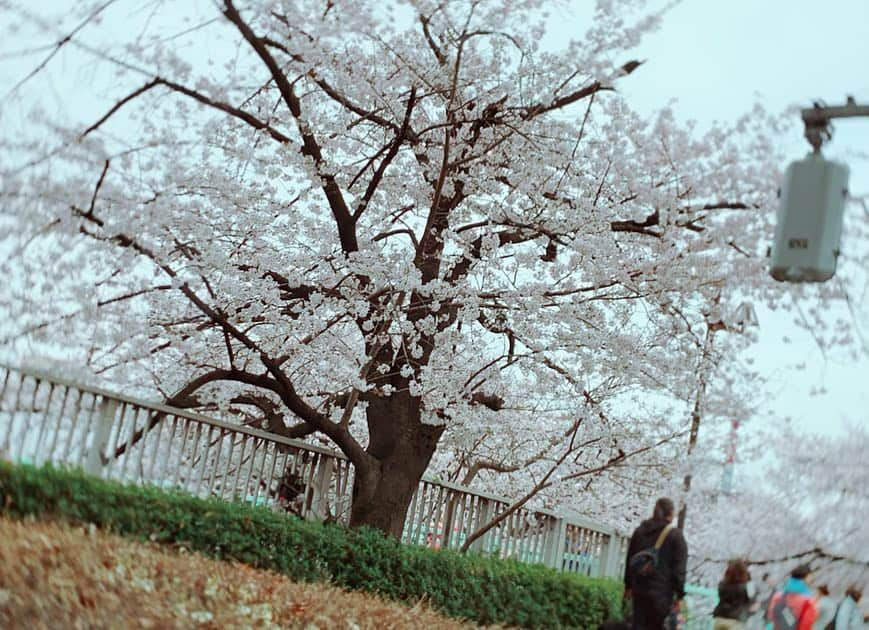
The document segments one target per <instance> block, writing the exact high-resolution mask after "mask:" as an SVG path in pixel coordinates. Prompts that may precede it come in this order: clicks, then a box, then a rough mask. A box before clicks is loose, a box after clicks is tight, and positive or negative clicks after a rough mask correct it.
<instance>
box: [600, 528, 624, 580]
mask: <svg viewBox="0 0 869 630" xmlns="http://www.w3.org/2000/svg"><path fill="white" fill-rule="evenodd" d="M621 553H622V537H621V536H619V535H618V534H616V533H615V532H613V533H612V534H610V537H609V542H607V551H606V564H605V565H604V567H603V573H602V577H611V578H618V577H619V575H618V574H619V566H620V565H621Z"/></svg>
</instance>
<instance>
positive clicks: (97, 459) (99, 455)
mask: <svg viewBox="0 0 869 630" xmlns="http://www.w3.org/2000/svg"><path fill="white" fill-rule="evenodd" d="M117 410H118V401H117V400H115V399H114V398H103V400H102V401H101V402H100V416H99V418H98V419H97V426H96V429H94V439H93V441H92V442H91V446H90V448H89V449H88V455H87V461H86V462H85V467H84V469H85V472H86V473H88V474H89V475H96V476H100V475H101V473H102V470H103V461H104V460H105V455H104V454H103V449H104V448H105V447H106V443H107V442H108V441H109V434H110V433H111V432H112V424H113V423H114V421H115V412H116V411H117Z"/></svg>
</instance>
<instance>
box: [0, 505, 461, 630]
mask: <svg viewBox="0 0 869 630" xmlns="http://www.w3.org/2000/svg"><path fill="white" fill-rule="evenodd" d="M468 627H472V626H470V625H466V624H462V623H460V622H458V621H456V620H453V619H449V618H447V617H443V616H441V615H438V614H437V613H435V612H433V611H432V610H429V609H428V608H427V607H425V606H424V605H417V606H415V607H413V608H408V607H405V606H401V605H399V604H394V603H389V602H385V601H383V600H381V599H379V598H377V597H373V596H370V595H364V594H361V593H351V592H347V591H342V590H340V589H338V588H333V587H329V586H324V585H312V584H297V583H295V582H292V581H291V580H290V579H289V578H287V577H285V576H283V575H280V574H276V573H272V572H269V571H260V570H256V569H253V568H251V567H249V566H248V565H244V564H239V563H229V562H219V561H216V560H210V559H208V558H205V557H203V556H201V555H199V554H196V553H186V552H184V551H183V550H173V549H168V548H166V547H160V546H157V545H153V544H140V543H136V542H133V541H129V540H126V539H123V538H120V537H118V536H113V535H110V534H106V533H103V532H100V531H97V530H95V529H94V528H82V527H73V526H69V525H64V524H59V523H46V522H39V521H14V520H10V519H7V518H0V628H9V629H12V628H27V629H28V630H37V629H41V628H50V629H52V630H54V629H56V628H70V629H72V628H82V629H84V628H87V629H91V628H129V629H132V628H154V629H160V630H162V629H163V628H214V629H217V628H305V629H306V630H315V629H318V628H319V629H326V628H329V629H332V628H345V629H348V630H349V629H357V628H359V629H361V628H426V629H428V628H433V629H434V628H437V629H440V628H444V629H448V628H468Z"/></svg>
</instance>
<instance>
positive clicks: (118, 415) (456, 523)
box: [0, 365, 627, 577]
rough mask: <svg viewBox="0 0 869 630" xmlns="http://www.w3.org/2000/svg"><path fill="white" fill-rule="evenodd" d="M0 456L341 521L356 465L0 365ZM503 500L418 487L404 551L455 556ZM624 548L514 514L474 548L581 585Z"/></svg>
mask: <svg viewBox="0 0 869 630" xmlns="http://www.w3.org/2000/svg"><path fill="white" fill-rule="evenodd" d="M0 457H5V458H7V459H10V460H12V461H18V462H26V463H31V464H34V465H42V464H44V463H46V462H51V463H53V464H63V465H70V466H78V467H82V468H84V469H85V470H86V471H87V472H88V473H91V474H93V475H97V476H100V477H103V478H107V479H114V480H118V481H122V482H126V483H137V484H153V485H157V486H160V487H164V488H177V489H181V490H184V491H186V492H190V493H192V494H195V495H198V496H202V497H219V498H222V499H226V500H240V501H247V502H251V503H253V504H255V505H265V506H269V507H272V508H273V509H276V510H285V511H287V512H293V513H295V514H297V515H299V516H301V517H303V518H308V519H318V520H331V521H337V522H343V523H346V522H347V520H348V519H349V513H350V499H351V491H352V487H353V467H352V466H351V464H350V462H349V461H348V460H347V459H346V458H345V457H344V456H343V455H342V454H340V453H337V452H335V451H331V450H328V449H324V448H320V447H317V446H315V445H312V444H308V443H305V442H301V441H297V440H291V439H288V438H284V437H281V436H278V435H275V434H271V433H267V432H264V431H260V430H258V429H253V428H249V427H245V426H240V425H235V424H230V423H227V422H223V421H221V420H217V419H214V418H208V417H206V416H203V415H200V414H196V413H192V412H189V411H186V410H183V409H176V408H172V407H167V406H165V405H161V404H156V403H149V402H145V401H142V400H138V399H135V398H132V397H128V396H124V395H119V394H116V393H113V392H109V391H106V390H103V389H100V388H96V387H90V386H87V385H82V384H79V383H75V382H72V381H69V380H67V379H64V378H59V377H56V376H53V375H49V374H45V373H42V372H39V371H35V370H27V369H20V368H12V367H7V366H3V365H0ZM509 505H510V501H509V500H508V499H506V498H504V497H498V496H494V495H489V494H486V493H482V492H477V491H474V490H470V489H468V488H464V487H462V486H458V485H454V484H450V483H444V482H439V481H436V480H433V479H430V478H427V477H424V478H423V480H422V482H421V483H420V485H419V487H418V489H417V491H416V493H415V494H414V496H413V498H412V500H411V504H410V507H409V509H408V514H407V520H406V523H405V527H404V533H403V536H402V538H403V541H404V542H406V543H410V544H419V545H426V546H429V547H432V548H451V549H455V548H459V547H461V545H462V544H463V543H464V541H465V540H466V539H467V537H468V536H469V535H470V534H471V533H473V532H474V531H475V530H476V529H477V528H478V527H480V526H481V525H483V524H484V523H487V522H489V521H490V520H491V519H492V518H493V517H495V516H496V515H498V514H499V513H500V512H502V511H503V510H505V509H507V507H508V506H509ZM626 546H627V541H626V539H625V538H623V537H621V536H619V535H617V534H616V532H615V531H614V530H613V529H612V528H608V527H605V526H602V525H599V524H596V523H592V522H586V521H581V520H579V519H571V518H565V517H563V516H561V515H558V514H556V513H554V512H549V511H544V510H531V509H527V508H520V509H518V510H516V511H515V512H513V513H512V514H510V515H509V516H508V517H507V518H506V519H504V520H503V521H502V522H501V523H499V524H498V525H497V526H496V527H494V528H492V529H491V530H489V531H488V532H487V533H486V534H485V535H483V536H482V537H480V538H479V539H478V540H476V541H474V543H473V544H472V545H471V548H472V549H473V550H475V551H477V552H482V553H488V554H493V555H497V556H499V557H502V558H508V557H509V558H515V559H516V560H519V561H521V562H528V563H541V564H546V565H548V566H551V567H554V568H557V569H559V570H562V571H570V572H573V573H580V574H583V575H588V576H611V577H618V576H620V575H621V573H622V571H623V570H624V558H625V553H626Z"/></svg>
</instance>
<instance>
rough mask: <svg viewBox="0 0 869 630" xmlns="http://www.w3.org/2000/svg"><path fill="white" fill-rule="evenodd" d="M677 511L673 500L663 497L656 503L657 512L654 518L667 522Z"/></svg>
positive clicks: (654, 513) (653, 514)
mask: <svg viewBox="0 0 869 630" xmlns="http://www.w3.org/2000/svg"><path fill="white" fill-rule="evenodd" d="M675 511H676V506H675V505H673V500H672V499H668V498H667V497H661V498H660V499H658V500H657V501H656V502H655V511H654V512H652V518H653V519H655V520H658V521H665V520H667V519H668V518H670V517H671V516H672V515H673V513H674V512H675Z"/></svg>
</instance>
